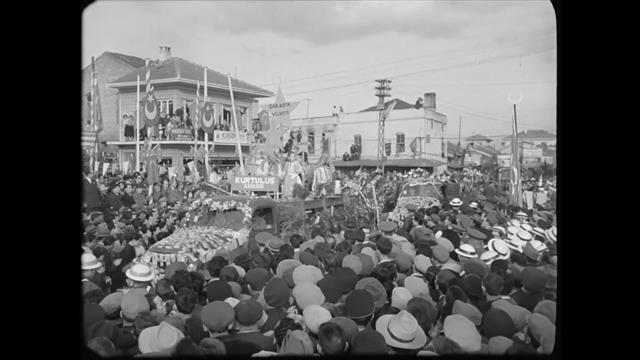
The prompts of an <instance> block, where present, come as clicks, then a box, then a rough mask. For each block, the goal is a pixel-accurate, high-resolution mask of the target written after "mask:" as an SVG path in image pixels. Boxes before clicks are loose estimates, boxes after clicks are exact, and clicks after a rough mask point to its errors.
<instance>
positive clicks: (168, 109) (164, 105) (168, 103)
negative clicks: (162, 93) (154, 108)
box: [158, 100, 173, 116]
mask: <svg viewBox="0 0 640 360" xmlns="http://www.w3.org/2000/svg"><path fill="white" fill-rule="evenodd" d="M158 102H159V103H160V114H166V115H168V116H173V100H158Z"/></svg>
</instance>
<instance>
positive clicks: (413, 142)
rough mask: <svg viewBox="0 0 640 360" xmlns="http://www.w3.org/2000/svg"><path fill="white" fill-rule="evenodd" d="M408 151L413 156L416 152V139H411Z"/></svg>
mask: <svg viewBox="0 0 640 360" xmlns="http://www.w3.org/2000/svg"><path fill="white" fill-rule="evenodd" d="M409 149H411V151H412V152H413V153H414V154H415V153H416V152H417V151H418V138H413V141H412V142H411V144H409Z"/></svg>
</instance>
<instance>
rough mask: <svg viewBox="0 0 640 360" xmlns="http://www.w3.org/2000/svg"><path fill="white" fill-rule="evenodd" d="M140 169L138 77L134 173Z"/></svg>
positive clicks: (138, 80)
mask: <svg viewBox="0 0 640 360" xmlns="http://www.w3.org/2000/svg"><path fill="white" fill-rule="evenodd" d="M139 169H140V75H138V78H137V82H136V171H138V170H139Z"/></svg>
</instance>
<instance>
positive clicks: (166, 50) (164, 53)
mask: <svg viewBox="0 0 640 360" xmlns="http://www.w3.org/2000/svg"><path fill="white" fill-rule="evenodd" d="M170 57H171V48H170V47H169V46H160V55H159V56H158V60H159V61H160V62H162V61H165V60H167V59H169V58H170Z"/></svg>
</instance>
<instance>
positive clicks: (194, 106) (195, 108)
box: [189, 81, 202, 134]
mask: <svg viewBox="0 0 640 360" xmlns="http://www.w3.org/2000/svg"><path fill="white" fill-rule="evenodd" d="M189 107H190V109H189V112H191V114H192V115H193V118H192V120H191V123H192V124H193V129H194V130H195V131H196V134H197V133H198V129H199V128H200V121H202V120H201V117H202V116H201V111H200V81H198V85H197V87H196V99H195V101H193V102H192V103H191V105H190V106H189Z"/></svg>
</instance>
